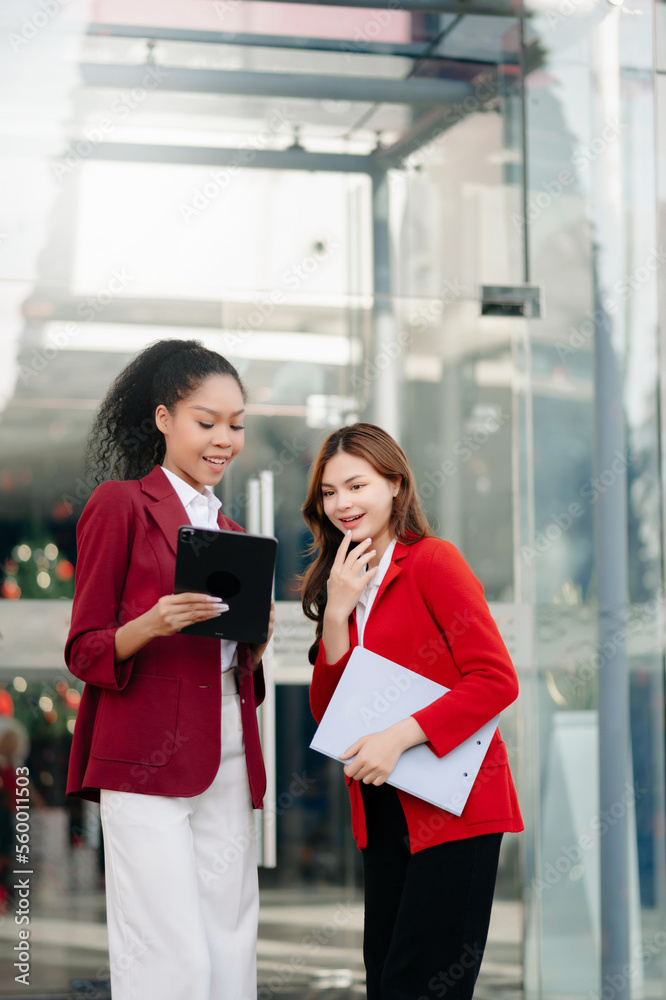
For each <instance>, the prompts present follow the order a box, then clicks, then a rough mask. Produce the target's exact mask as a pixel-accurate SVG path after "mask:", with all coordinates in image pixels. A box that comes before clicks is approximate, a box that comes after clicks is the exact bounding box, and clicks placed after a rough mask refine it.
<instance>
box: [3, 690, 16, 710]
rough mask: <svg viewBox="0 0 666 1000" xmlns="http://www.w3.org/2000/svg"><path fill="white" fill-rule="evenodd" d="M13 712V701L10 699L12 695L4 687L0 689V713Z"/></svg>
mask: <svg viewBox="0 0 666 1000" xmlns="http://www.w3.org/2000/svg"><path fill="white" fill-rule="evenodd" d="M13 714H14V702H13V701H12V696H11V695H10V693H9V691H6V690H5V689H4V688H3V689H2V690H0V715H13Z"/></svg>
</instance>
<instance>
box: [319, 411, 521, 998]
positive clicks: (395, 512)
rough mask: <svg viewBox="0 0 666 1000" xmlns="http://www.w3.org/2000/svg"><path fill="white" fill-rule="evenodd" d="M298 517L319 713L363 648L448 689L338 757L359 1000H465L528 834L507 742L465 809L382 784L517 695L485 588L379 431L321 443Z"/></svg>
mask: <svg viewBox="0 0 666 1000" xmlns="http://www.w3.org/2000/svg"><path fill="white" fill-rule="evenodd" d="M303 515H304V518H305V520H306V522H307V524H308V526H309V528H310V530H311V531H312V534H313V537H314V541H313V546H312V553H311V554H312V555H314V556H315V558H314V561H313V563H312V564H311V566H310V567H309V569H308V571H307V573H306V575H305V577H304V581H303V609H304V612H305V614H306V615H307V616H308V617H309V618H310V619H312V620H313V621H315V622H316V638H315V643H314V645H313V647H312V649H311V651H310V659H311V662H313V663H314V672H313V677H312V686H311V689H310V703H311V706H312V712H313V714H314V716H315V718H316V720H317V721H319V720H320V719H321V717H322V716H323V714H324V712H325V710H326V707H327V706H328V703H329V701H330V700H331V697H332V695H333V692H334V691H335V688H336V686H337V684H338V682H339V680H340V678H341V676H342V673H343V671H344V669H345V666H346V664H347V661H348V660H349V657H350V655H351V652H352V650H353V648H354V647H355V646H357V645H361V646H364V647H365V648H367V649H369V650H371V651H372V652H374V653H378V654H379V655H381V656H384V657H386V658H387V659H390V660H393V661H394V662H396V663H399V664H400V665H402V666H404V667H408V668H409V669H410V670H414V671H416V672H417V673H420V674H422V675H423V676H425V677H428V678H430V679H431V680H434V681H437V682H438V683H440V684H443V685H444V686H446V687H448V688H450V689H451V690H450V691H449V693H448V694H446V695H444V696H443V697H442V698H439V699H437V700H436V701H434V702H432V704H430V705H428V706H426V708H424V709H422V710H421V711H419V712H416V713H414V715H412V716H407V717H406V718H405V719H403V720H402V721H401V722H398V723H396V724H395V725H393V726H390V727H388V728H387V729H384V730H383V731H378V732H375V733H372V734H370V735H368V736H366V737H363V738H361V739H359V740H358V741H357V742H356V743H354V744H353V745H352V746H351V747H349V748H348V750H347V751H346V752H345V753H344V754H342V755H341V756H342V759H343V760H347V761H348V763H347V764H346V765H345V768H344V771H345V777H346V781H347V785H348V786H349V792H350V796H351V805H352V828H353V832H354V836H355V838H356V841H357V844H358V846H359V848H360V849H361V851H362V853H363V872H364V886H365V925H364V941H363V957H364V961H365V967H366V981H367V996H368V1000H431V998H434V997H443V996H446V997H447V998H448V1000H469V998H471V996H472V994H473V991H474V984H475V982H476V978H477V976H478V973H479V969H480V966H481V959H482V957H483V951H484V948H485V943H486V938H487V934H488V925H489V922H490V912H491V907H492V900H493V893H494V889H495V880H496V874H497V866H498V859H499V851H500V843H501V840H502V834H503V833H505V832H507V831H519V830H522V829H523V825H522V819H521V816H520V810H519V807H518V801H517V798H516V793H515V789H514V786H513V781H512V779H511V773H510V770H509V764H508V758H507V751H506V745H505V744H504V742H503V740H502V738H501V736H500V733H499V730H497V731H496V733H495V735H494V737H493V739H492V741H491V744H490V747H489V749H488V752H487V754H486V756H485V759H484V761H483V764H482V766H481V770H480V772H479V776H478V778H477V780H476V782H475V784H474V786H473V788H472V791H471V793H470V796H469V799H468V801H467V803H466V805H465V807H464V809H463V811H462V814H461V815H460V816H455V815H454V814H453V813H450V812H446V811H445V810H443V809H439V808H438V807H437V806H434V805H431V804H430V803H428V802H426V801H424V800H423V799H419V798H417V797H415V796H413V795H409V794H407V793H406V792H402V791H398V790H396V789H395V788H393V787H392V786H391V785H388V784H386V779H387V778H388V777H389V776H390V774H391V772H392V771H393V768H394V767H395V765H396V763H397V761H398V759H399V757H400V755H401V754H402V753H404V752H405V750H407V749H409V747H412V746H416V745H417V744H420V743H426V744H427V745H428V747H429V749H430V750H431V751H432V752H433V753H434V754H435V755H436V756H437V757H443V756H444V755H445V754H447V753H449V752H450V751H451V750H453V749H454V747H456V746H458V744H460V743H462V742H463V741H464V740H466V739H468V738H469V737H470V736H472V735H473V734H474V733H476V732H477V731H478V730H479V729H480V728H481V727H482V726H483V725H485V724H486V723H487V722H489V721H490V720H491V719H492V718H493V717H494V716H496V715H497V714H498V713H499V712H501V711H503V710H504V709H505V708H506V707H507V706H508V705H510V704H511V702H513V701H514V700H515V698H516V697H517V694H518V682H517V677H516V673H515V670H514V668H513V665H512V663H511V659H510V657H509V654H508V652H507V650H506V647H505V645H504V643H503V641H502V638H501V636H500V634H499V632H498V629H497V627H496V625H495V623H494V621H493V619H492V617H491V615H490V612H489V610H488V606H487V604H486V602H485V599H484V596H483V590H482V587H481V584H480V583H479V581H478V580H477V579H476V577H475V576H474V574H473V573H472V571H471V570H470V568H469V566H468V565H467V563H466V562H465V560H464V559H463V557H462V556H461V554H460V552H459V551H458V550H457V549H456V548H455V547H454V546H453V545H452V544H451V543H450V542H446V541H443V540H441V539H439V538H435V537H433V535H432V533H431V531H430V529H429V526H428V523H427V520H426V518H425V516H424V514H423V512H422V510H421V507H420V504H419V499H418V495H417V492H416V488H415V484H414V477H413V475H412V472H411V470H410V468H409V464H408V462H407V458H406V456H405V454H404V452H403V451H402V449H401V448H400V446H399V445H398V444H397V443H396V442H395V441H394V440H393V438H391V437H390V435H388V434H387V433H386V432H385V431H383V430H382V429H381V428H380V427H377V426H375V425H373V424H368V423H357V424H353V425H351V426H348V427H343V428H341V429H340V430H338V431H335V432H334V433H332V434H330V435H329V437H328V438H327V439H326V440H325V441H324V443H323V445H322V446H321V449H320V451H319V454H318V455H317V457H316V459H315V461H314V463H313V466H312V469H311V478H310V484H309V489H308V494H307V498H306V501H305V504H304V506H303Z"/></svg>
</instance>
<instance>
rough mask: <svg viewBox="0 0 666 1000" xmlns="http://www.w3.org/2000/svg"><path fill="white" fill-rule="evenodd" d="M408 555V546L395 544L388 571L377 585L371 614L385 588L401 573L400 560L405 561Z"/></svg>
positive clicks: (399, 543)
mask: <svg viewBox="0 0 666 1000" xmlns="http://www.w3.org/2000/svg"><path fill="white" fill-rule="evenodd" d="M408 555H409V545H402V543H401V542H396V545H395V552H394V553H393V559H391V562H390V563H389V566H388V569H387V570H386V574H385V575H384V579H383V580H382V582H381V583H380V585H379V590H378V591H377V596H376V597H375V601H374V605H373V608H372V609H371V613H372V610H374V607H375V605H376V604H377V602H378V601H379V600H380V598H381V596H382V594H383V593H384V591H385V590H386V588H387V587H388V586H390V584H391V583H393V581H394V580H395V579H396V577H398V576H399V575H400V573H401V572H402V560H403V559H405V558H406V557H407V556H408Z"/></svg>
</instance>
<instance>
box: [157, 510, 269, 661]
mask: <svg viewBox="0 0 666 1000" xmlns="http://www.w3.org/2000/svg"><path fill="white" fill-rule="evenodd" d="M276 551H277V539H276V538H270V537H267V536H265V535H248V534H246V533H245V532H242V531H207V530H206V529H204V528H193V527H192V525H191V524H184V525H181V527H180V528H179V529H178V549H177V552H176V579H175V583H174V590H173V592H174V594H187V593H194V594H211V595H213V596H214V597H221V598H222V599H223V600H224V602H225V603H226V604H228V605H229V610H228V611H225V612H224V613H223V614H221V615H217V616H216V617H215V618H209V619H208V621H205V622H197V623H196V624H194V625H186V626H185V628H183V629H181V633H182V634H184V635H205V636H209V637H210V638H213V639H232V640H235V641H237V642H251V643H258V644H261V643H264V642H266V637H267V635H268V619H269V616H270V610H271V594H272V590H273V572H274V570H275V553H276Z"/></svg>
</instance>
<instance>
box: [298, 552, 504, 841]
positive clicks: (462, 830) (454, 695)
mask: <svg viewBox="0 0 666 1000" xmlns="http://www.w3.org/2000/svg"><path fill="white" fill-rule="evenodd" d="M349 636H350V641H351V648H350V649H349V650H348V651H347V652H346V653H345V655H344V656H343V657H342V658H341V659H340V660H338V662H337V663H327V662H326V659H325V651H324V648H323V643H320V645H319V654H318V656H317V661H316V663H315V667H314V673H313V676H312V687H311V688H310V704H311V707H312V712H313V714H314V717H315V719H316V720H317V722H319V720H320V719H321V717H322V715H323V714H324V712H325V710H326V707H327V705H328V703H329V701H330V699H331V697H332V695H333V692H334V691H335V688H336V686H337V684H338V681H339V680H340V678H341V676H342V672H343V670H344V668H345V666H346V664H347V660H348V659H349V657H350V655H351V650H352V649H353V648H354V646H356V645H358V633H357V629H356V614H355V612H354V613H352V615H350V618H349ZM363 645H364V646H365V647H366V649H370V650H372V652H374V653H379V655H380V656H385V657H387V658H388V659H390V660H394V661H395V662H396V663H399V664H401V666H404V667H408V668H409V669H410V670H415V671H416V672H417V673H420V674H423V676H424V677H429V678H430V679H431V680H433V681H437V682H438V683H439V684H443V685H445V686H446V687H448V688H451V691H450V692H449V693H448V694H446V695H444V696H443V697H442V698H439V699H438V700H437V701H434V702H433V703H432V704H431V705H428V706H427V707H426V708H424V709H422V710H421V711H420V712H416V713H415V715H414V718H415V719H416V720H417V722H418V723H419V725H420V726H421V728H422V729H423V731H424V733H425V734H426V736H427V737H428V743H427V744H426V745H427V746H429V747H430V749H431V750H432V752H433V753H434V754H436V755H437V756H438V757H443V756H444V755H445V754H447V753H449V751H451V750H453V748H454V747H456V746H458V744H459V743H461V742H462V741H463V740H466V739H467V738H468V737H469V736H472V735H473V734H474V733H475V732H476V731H477V730H478V729H480V728H481V726H483V725H485V723H486V722H489V721H490V719H492V718H493V717H494V716H495V715H497V714H498V713H499V712H501V711H503V710H504V709H505V708H506V707H507V706H508V705H510V704H511V703H512V702H513V701H515V699H516V698H517V696H518V678H517V676H516V671H515V670H514V667H513V664H512V663H511V658H510V657H509V654H508V652H507V649H506V646H505V645H504V642H503V640H502V637H501V636H500V634H499V631H498V629H497V626H496V625H495V622H494V621H493V618H492V616H491V614H490V611H489V610H488V605H487V604H486V601H485V598H484V596H483V588H482V586H481V584H480V582H479V581H478V580H477V578H476V577H475V576H474V574H473V573H472V571H471V569H470V568H469V566H468V565H467V563H466V562H465V560H464V559H463V557H462V556H461V554H460V552H459V551H458V550H457V549H456V548H455V546H454V545H452V544H451V543H450V542H445V541H442V540H441V539H438V538H423V539H421V541H418V542H415V543H414V544H413V545H402V544H400V542H398V543H397V544H396V547H395V550H394V552H393V559H392V560H391V564H390V566H389V568H388V570H387V571H386V575H385V577H384V579H383V580H382V583H381V586H380V587H379V590H378V592H377V596H376V597H375V602H374V604H373V606H372V609H371V612H370V616H369V618H368V621H367V623H366V627H365V633H364V637H363ZM378 728H381V726H379V727H378ZM347 785H348V786H349V793H350V796H351V805H352V828H353V832H354V836H355V838H356V842H357V844H358V846H359V847H360V848H363V847H365V846H366V844H367V834H366V826H365V813H364V809H363V798H362V795H361V789H360V787H359V783H358V781H355V780H352V779H349V778H348V779H347ZM398 796H399V798H400V802H401V804H402V808H403V810H404V813H405V818H406V820H407V827H408V830H409V840H410V847H411V850H412V852H416V851H421V850H423V849H424V848H426V847H432V846H433V845H435V844H443V843H445V842H446V841H450V840H463V839H465V838H467V837H475V836H478V835H480V834H484V833H500V832H507V831H513V832H518V831H520V830H522V829H524V827H523V821H522V818H521V815H520V809H519V806H518V799H517V796H516V790H515V788H514V785H513V780H512V778H511V771H510V770H509V762H508V757H507V750H506V744H505V743H504V741H503V740H502V738H501V736H500V732H499V729H498V730H497V731H496V733H495V736H494V738H493V740H492V742H491V744H490V747H489V749H488V752H487V754H486V756H485V758H484V761H483V764H482V766H481V770H480V772H479V776H478V778H477V780H476V782H475V783H474V786H473V787H472V791H471V792H470V796H469V798H468V800H467V803H466V804H465V808H464V809H463V812H462V815H461V816H454V815H453V813H449V812H445V811H444V810H443V809H438V808H437V806H433V805H430V803H428V802H424V801H423V799H418V798H416V797H415V796H414V795H409V794H407V793H406V792H401V791H398Z"/></svg>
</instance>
